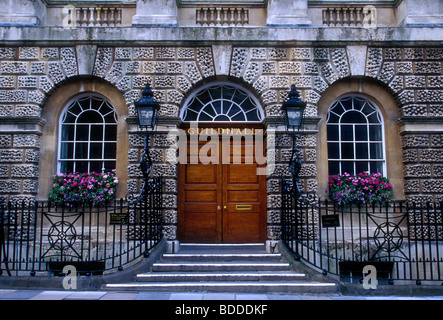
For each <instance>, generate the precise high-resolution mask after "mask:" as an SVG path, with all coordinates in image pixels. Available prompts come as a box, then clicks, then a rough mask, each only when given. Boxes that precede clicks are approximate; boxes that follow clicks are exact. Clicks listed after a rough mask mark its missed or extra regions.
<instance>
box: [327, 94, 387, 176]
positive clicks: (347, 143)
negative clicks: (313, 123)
mask: <svg viewBox="0 0 443 320" xmlns="http://www.w3.org/2000/svg"><path fill="white" fill-rule="evenodd" d="M327 135H328V162H329V174H330V175H335V174H343V173H345V172H347V173H349V174H351V175H356V174H358V173H361V172H366V171H367V172H370V173H382V174H383V175H386V169H385V167H386V157H385V147H384V127H383V117H382V115H381V113H380V111H379V109H378V108H377V107H376V105H375V104H374V103H372V102H371V101H370V100H368V99H366V98H364V97H357V96H345V97H342V98H340V99H338V100H337V101H335V102H334V103H333V104H332V106H331V107H330V108H329V112H328V119H327Z"/></svg>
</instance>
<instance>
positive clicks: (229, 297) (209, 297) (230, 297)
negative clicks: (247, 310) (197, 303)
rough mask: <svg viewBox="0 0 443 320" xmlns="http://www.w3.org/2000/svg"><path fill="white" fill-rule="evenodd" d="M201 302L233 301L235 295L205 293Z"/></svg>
mask: <svg viewBox="0 0 443 320" xmlns="http://www.w3.org/2000/svg"><path fill="white" fill-rule="evenodd" d="M203 300H235V293H205V294H204V295H203Z"/></svg>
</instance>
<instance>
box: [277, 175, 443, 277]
mask: <svg viewBox="0 0 443 320" xmlns="http://www.w3.org/2000/svg"><path fill="white" fill-rule="evenodd" d="M291 184H292V182H291V181H286V180H282V217H281V223H282V225H281V228H282V240H283V242H284V243H285V244H286V246H287V247H288V248H289V249H290V250H291V251H292V252H293V254H294V257H295V258H296V259H301V260H303V261H304V262H306V263H308V264H310V265H312V266H313V267H315V268H317V269H318V270H319V271H321V272H323V273H324V274H332V275H337V276H340V277H345V278H346V277H351V278H353V279H357V280H358V281H360V280H361V277H362V270H363V267H364V266H365V265H374V266H376V267H377V268H378V271H379V272H378V276H379V278H381V279H385V280H387V281H388V283H393V282H394V281H396V280H410V281H411V280H412V281H416V282H417V283H423V281H428V280H429V281H443V274H442V270H443V258H442V256H441V253H443V247H441V245H442V244H443V205H442V204H437V203H433V204H426V205H421V206H419V205H414V204H409V203H403V202H392V203H390V204H387V205H368V204H366V205H360V206H351V207H338V206H336V205H334V204H333V203H330V202H328V201H320V200H313V199H314V198H315V197H314V196H313V195H310V197H309V200H308V198H307V197H303V196H301V197H298V198H297V197H295V196H294V194H293V193H292V192H291V190H292V187H291Z"/></svg>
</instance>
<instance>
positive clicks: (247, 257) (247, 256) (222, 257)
mask: <svg viewBox="0 0 443 320" xmlns="http://www.w3.org/2000/svg"><path fill="white" fill-rule="evenodd" d="M281 260H282V255H281V254H266V253H209V254H206V253H205V254H203V253H202V254H198V253H176V254H164V255H163V257H162V261H163V262H280V261H281Z"/></svg>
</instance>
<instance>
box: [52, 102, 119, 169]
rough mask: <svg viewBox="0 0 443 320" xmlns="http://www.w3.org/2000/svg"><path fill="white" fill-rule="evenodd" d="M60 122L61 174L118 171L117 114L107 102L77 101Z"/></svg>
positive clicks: (70, 105)
mask: <svg viewBox="0 0 443 320" xmlns="http://www.w3.org/2000/svg"><path fill="white" fill-rule="evenodd" d="M61 119H62V120H61V124H60V147H59V157H58V160H59V161H58V162H59V168H58V171H59V173H68V172H80V173H84V172H102V171H110V170H113V169H115V168H116V157H117V114H116V112H115V109H114V107H113V106H112V105H111V104H110V102H109V101H108V100H106V99H105V98H104V97H102V96H99V95H87V96H81V97H78V98H76V99H75V100H73V101H71V102H70V103H69V104H68V106H67V108H66V110H65V112H64V113H63V115H62V118H61Z"/></svg>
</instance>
